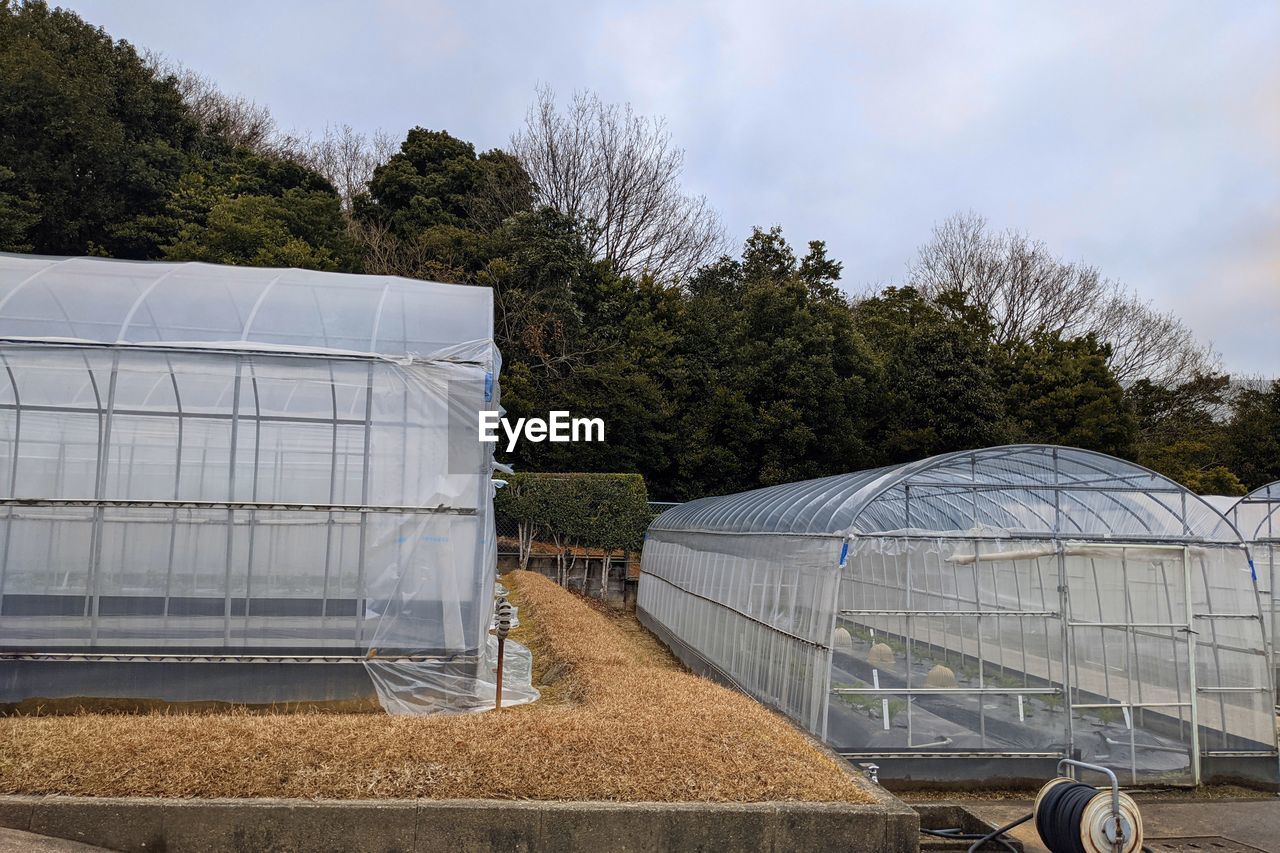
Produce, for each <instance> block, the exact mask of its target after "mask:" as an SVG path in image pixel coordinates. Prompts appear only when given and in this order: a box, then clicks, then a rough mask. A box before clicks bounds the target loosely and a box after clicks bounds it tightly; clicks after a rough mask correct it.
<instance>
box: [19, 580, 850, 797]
mask: <svg viewBox="0 0 1280 853" xmlns="http://www.w3.org/2000/svg"><path fill="white" fill-rule="evenodd" d="M505 580H506V582H507V583H508V585H509V586H510V587H511V589H512V591H513V598H514V599H515V601H516V603H517V604H519V605H520V608H521V609H520V616H521V619H522V625H521V627H520V628H519V629H518V631H517V633H516V636H517V637H518V638H519V639H520V640H521V641H522V642H524V643H526V644H527V645H529V646H530V647H531V648H532V649H533V652H534V660H535V662H536V665H537V669H536V678H537V680H538V681H540V682H541V684H540V687H541V689H542V691H543V699H542V700H540V701H538V702H536V703H534V704H532V705H526V706H523V707H518V708H510V709H505V710H503V711H502V712H500V713H498V714H493V713H486V714H474V715H467V716H453V717H438V716H437V717H391V716H386V715H382V714H349V713H328V712H321V711H307V712H304V713H293V714H284V713H274V714H262V713H248V712H244V711H231V712H225V711H223V712H215V713H209V712H204V713H172V712H170V713H150V714H102V713H86V714H80V715H73V716H59V717H32V716H15V717H8V718H5V719H3V720H0V792H4V793H21V794H80V795H91V796H148V797H310V798H325V799H356V798H431V799H453V798H484V799H546V800H656V801H742V802H758V801H766V800H816V801H833V800H845V801H854V802H866V801H868V797H867V795H866V794H864V793H863V791H862V790H861V789H860V788H859V787H858V786H857V785H856V784H854V783H853V782H851V781H850V780H849V779H848V778H847V776H846V775H845V773H844V772H843V771H842V769H841V768H840V766H839V765H838V763H837V761H836V760H835V759H833V758H830V757H829V756H827V755H826V754H824V753H822V752H820V751H819V750H817V749H815V748H813V747H812V746H811V745H810V743H809V742H808V741H807V740H806V739H805V738H804V737H803V736H802V735H801V734H799V733H798V732H797V731H796V730H795V729H793V728H792V727H791V726H790V724H788V723H787V722H786V721H785V720H783V719H782V718H781V717H779V716H777V715H775V714H773V713H772V712H770V711H768V710H766V709H765V708H763V707H762V706H760V705H758V704H756V703H755V702H753V701H751V700H750V699H747V698H746V697H744V696H741V695H739V694H737V693H734V692H732V691H730V690H727V689H724V688H722V687H720V686H718V685H715V684H712V683H711V682H709V681H706V680H704V679H701V678H698V677H696V676H694V675H691V674H690V673H688V672H686V671H684V670H683V669H682V668H681V667H680V665H679V664H678V662H677V661H676V660H675V659H674V658H673V657H672V656H671V655H670V654H669V653H668V652H667V651H666V650H665V649H664V648H663V647H662V646H661V645H660V644H658V643H657V641H656V640H654V639H653V637H652V636H651V635H649V633H648V632H647V631H645V630H644V629H643V628H642V627H640V626H639V624H638V623H636V622H635V620H634V619H633V618H630V617H621V616H610V615H606V613H604V612H602V611H601V610H599V609H597V608H595V607H593V606H591V605H589V604H587V603H586V602H585V601H584V600H582V599H580V598H578V597H576V596H574V595H572V594H570V593H568V592H565V591H564V590H562V589H560V588H559V587H558V586H556V585H555V584H554V583H552V582H551V581H549V580H547V579H546V578H544V577H542V576H541V575H536V574H532V573H529V572H514V573H512V574H511V575H508V576H507V577H506V579H505Z"/></svg>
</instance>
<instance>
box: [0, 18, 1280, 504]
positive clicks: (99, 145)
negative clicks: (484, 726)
mask: <svg viewBox="0 0 1280 853" xmlns="http://www.w3.org/2000/svg"><path fill="white" fill-rule="evenodd" d="M0 91H2V92H4V97H3V98H2V99H0V250H3V251H10V252H31V253H38V254H53V255H83V254H89V255H104V256H110V257H119V258H135V259H161V260H199V261H208V262H214V263H223V264H242V265H260V266H295V267H304V268H310V269H321V270H339V271H349V272H364V273H373V274H395V275H404V276H411V277H417V278H425V279H432V280H437V281H445V282H456V283H465V284H470V285H475V286H481V287H489V288H491V289H492V290H493V292H494V296H495V304H496V316H495V325H496V329H497V337H498V345H499V347H500V348H501V350H502V353H503V359H504V366H503V372H502V376H501V383H502V393H503V397H502V399H503V404H504V405H505V407H506V408H507V409H508V412H509V414H510V415H511V416H513V417H522V416H541V415H545V413H546V411H547V410H549V409H552V408H555V409H570V410H571V411H573V412H574V413H575V414H580V415H585V416H599V417H603V418H604V419H605V420H606V422H607V424H608V433H607V438H608V440H607V441H606V442H604V443H601V444H584V445H573V446H565V445H551V444H532V443H528V442H526V443H523V444H521V445H520V446H519V447H518V449H517V450H516V451H515V454H514V459H511V460H508V461H511V462H514V463H515V464H516V465H518V466H519V467H520V469H521V470H534V471H599V472H638V473H641V474H643V475H644V477H645V480H646V482H647V483H648V488H649V493H650V495H652V496H653V497H654V498H655V499H667V500H682V499H687V498H691V497H696V496H700V495H705V494H713V493H723V492H729V491H736V490H740V489H746V488H752V487H755V486H760V485H767V484H772V483H779V482H786V481H789V480H796V479H802V478H806V477H815V476H821V475H825V474H832V473H837V472H842V471H849V470H855V469H862V468H868V467H873V466H879V465H887V464H892V463H896V462H903V461H909V460H914V459H918V458H921V457H923V456H927V455H930V454H934V453H941V452H945V451H949V450H958V449H966V448H973V447H982V446H989V445H994V444H1002V443H1011V442H1022V441H1030V442H1053V443H1061V444H1069V445H1074V446H1078V447H1084V448H1089V449H1096V450H1100V451H1103V452H1106V453H1111V454H1114V455H1118V456H1122V457H1125V458H1129V459H1134V460H1136V461H1138V462H1140V463H1142V464H1145V465H1148V466H1150V467H1152V468H1155V469H1156V470H1158V471H1160V472H1162V473H1165V474H1168V475H1169V476H1171V477H1174V478H1175V479H1178V480H1180V481H1182V482H1183V483H1185V484H1187V485H1188V486H1190V487H1191V488H1192V489H1195V490H1197V491H1201V492H1220V493H1239V492H1241V491H1243V490H1244V489H1245V488H1249V487H1256V486H1258V485H1261V484H1263V483H1265V482H1268V481H1271V480H1275V479H1280V389H1278V388H1277V385H1276V384H1274V383H1269V382H1263V381H1258V382H1254V383H1252V384H1248V383H1246V384H1245V386H1244V387H1240V384H1239V383H1234V384H1233V383H1232V382H1231V381H1230V379H1229V378H1228V377H1227V376H1226V375H1225V374H1224V373H1223V371H1222V369H1221V365H1220V364H1219V363H1218V361H1217V359H1216V356H1215V355H1214V353H1213V352H1212V350H1211V349H1210V348H1209V347H1206V346H1204V345H1202V344H1200V343H1199V342H1198V341H1197V340H1196V339H1195V337H1194V335H1193V334H1192V333H1191V332H1190V331H1189V330H1188V328H1187V327H1186V325H1185V324H1184V323H1182V322H1181V320H1179V318H1177V317H1175V316H1173V315H1171V314H1167V313H1162V312H1159V311H1158V310H1156V309H1154V308H1153V307H1151V306H1150V305H1149V304H1148V303H1146V302H1144V301H1142V300H1141V299H1140V298H1138V297H1137V296H1136V295H1135V294H1134V293H1132V292H1131V291H1129V290H1128V289H1126V288H1125V287H1124V286H1123V285H1121V284H1120V283H1118V282H1115V281H1113V280H1110V279H1108V278H1107V277H1106V276H1105V275H1103V274H1102V273H1101V272H1100V271H1099V270H1097V269H1096V268H1093V267H1091V266H1088V265H1087V264H1082V263H1078V262H1072V261H1066V260H1063V259H1061V258H1059V257H1058V256H1057V255H1055V254H1054V253H1053V251H1052V250H1051V249H1050V248H1049V247H1048V246H1046V245H1045V244H1043V243H1042V242H1039V241H1036V240H1034V239H1032V238H1031V237H1029V236H1027V235H1024V234H1020V233H1017V232H1003V233H1002V232H996V231H994V230H993V229H991V228H990V227H989V226H988V224H987V223H986V222H985V221H984V220H983V219H982V218H981V217H980V216H978V215H977V214H974V213H959V214H956V215H953V216H951V217H949V218H947V219H945V220H944V221H943V222H942V223H941V224H940V225H938V226H937V227H936V228H935V229H934V232H933V233H932V234H931V235H925V239H924V242H923V245H922V246H921V248H920V250H919V252H918V253H917V255H916V257H915V258H913V259H910V260H909V263H908V265H907V267H906V275H905V278H904V281H903V283H902V284H901V285H900V286H892V287H882V288H856V287H855V288H853V290H854V291H855V292H856V294H855V295H854V296H849V295H847V292H846V289H843V288H842V287H841V281H842V278H841V277H842V274H843V266H842V264H841V263H840V262H839V261H837V260H835V259H832V258H831V257H829V255H828V253H827V249H826V246H825V244H824V243H823V241H821V240H816V239H815V240H810V241H808V242H807V243H805V244H804V245H803V246H796V245H793V243H792V241H791V240H789V239H788V237H787V236H786V235H785V234H784V233H783V231H782V230H781V228H779V227H767V228H757V229H754V230H753V231H752V233H751V234H750V235H748V236H747V237H746V239H745V241H744V242H743V243H742V245H741V246H740V247H737V248H730V241H729V240H728V238H727V237H726V234H725V230H724V227H723V225H722V223H721V222H720V219H719V217H718V215H717V213H716V212H715V210H714V208H713V206H712V205H711V204H710V203H709V202H708V200H707V199H705V198H702V197H697V196H692V195H690V194H687V193H686V192H685V191H684V189H683V187H682V185H681V182H680V178H681V174H682V169H683V151H681V150H680V149H679V148H678V147H677V146H676V145H675V144H674V142H673V141H672V138H671V135H670V133H669V132H668V130H667V129H666V127H665V126H664V125H663V124H662V122H661V121H659V120H655V119H651V118H649V117H645V116H641V115H637V114H636V113H634V112H633V111H632V110H631V109H630V108H629V107H626V106H618V105H613V104H608V103H605V102H603V101H602V100H601V99H600V98H598V97H597V96H595V95H591V94H589V93H580V94H578V95H576V96H574V97H573V98H571V99H570V100H569V101H568V103H567V104H562V103H560V102H559V101H558V100H557V99H556V97H555V94H554V93H553V92H551V91H550V90H547V89H541V90H539V91H538V92H537V93H536V97H535V102H534V104H533V106H532V108H531V109H530V110H529V113H528V115H527V116H526V119H525V122H524V125H523V127H521V128H519V129H518V130H517V131H516V133H514V134H513V136H512V138H511V140H510V144H509V145H508V146H507V148H505V149H493V150H488V151H478V150H477V149H476V148H475V146H474V145H472V144H471V143H469V142H467V141H465V140H463V139H459V138H457V137H455V136H453V135H451V134H449V133H447V132H445V131H443V130H429V129H426V128H424V127H416V128H413V129H412V130H410V131H408V133H407V134H406V135H405V136H404V138H403V139H400V140H395V139H393V138H392V137H391V136H389V135H387V134H381V133H379V134H373V135H366V134H362V133H360V132H358V131H355V130H353V129H352V128H350V127H348V126H345V125H332V126H330V127H328V128H326V129H325V130H324V132H323V133H322V134H321V135H320V136H319V137H307V136H299V135H294V134H289V133H285V132H283V131H281V130H280V129H279V128H278V127H277V126H276V124H275V122H274V120H273V118H272V117H271V114H270V111H269V110H268V109H266V108H265V107H263V106H261V105H258V104H255V103H253V102H251V101H248V100H246V99H243V98H236V97H233V96H228V95H226V94H224V93H223V92H221V91H220V90H219V89H218V87H217V85H216V84H215V83H214V82H213V81H210V80H208V79H206V78H203V77H201V76H200V75H198V74H195V73H193V72H191V71H190V70H188V69H185V68H183V67H182V66H181V65H178V64H176V63H173V62H170V61H167V60H165V59H164V58H163V57H158V56H154V55H149V54H144V53H140V52H139V51H138V50H137V49H135V48H134V47H133V46H132V45H130V44H128V43H127V42H124V41H117V40H113V39H112V38H111V36H109V35H108V34H107V33H105V32H104V31H102V30H101V29H99V28H96V27H93V26H91V25H90V24H88V23H86V22H84V21H83V20H81V19H80V18H79V17H78V16H76V15H75V14H74V13H71V12H68V11H65V10H60V9H52V8H49V7H48V6H47V5H45V4H44V3H42V2H17V0H0Z"/></svg>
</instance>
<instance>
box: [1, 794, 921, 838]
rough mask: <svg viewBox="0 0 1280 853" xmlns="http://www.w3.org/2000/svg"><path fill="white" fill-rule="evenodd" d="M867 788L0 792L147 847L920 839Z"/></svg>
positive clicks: (32, 828) (5, 806) (5, 816)
mask: <svg viewBox="0 0 1280 853" xmlns="http://www.w3.org/2000/svg"><path fill="white" fill-rule="evenodd" d="M870 793H872V795H873V796H874V797H875V798H876V800H877V801H876V802H875V803H873V804H868V805H861V804H852V803H790V802H786V803H604V802H590V803H573V802H532V801H510V802H508V801H497V800H438V801H430V800H368V801H337V800H329V801H324V800H319V801H313V800H268V799H262V800H171V799H147V798H121V799H113V798H97V797H23V796H0V826H6V827H10V828H12V829H19V830H26V831H29V832H37V833H40V834H42V835H49V836H54V837H56V838H65V839H70V840H72V841H79V842H82V843H85V844H94V845H98V846H101V847H106V848H109V849H112V850H121V851H147V853H160V851H163V853H187V851H199V853H206V851H210V853H211V851H235V853H240V851H244V853H250V851H255V853H256V851H263V850H269V851H272V853H291V851H308V853H310V852H311V851H317V852H318V851H331V853H339V851H384V853H418V851H421V853H434V851H442V850H449V851H460V853H470V851H477V853H478V851H490V850H500V851H519V853H526V852H527V853H541V851H556V853H559V851H579V850H581V851H598V850H599V851H604V850H617V851H628V853H667V851H694V850H716V851H723V852H724V853H733V851H758V850H767V851H778V853H783V851H805V850H830V849H839V850H842V851H849V853H876V851H915V850H917V849H918V831H919V825H920V820H919V816H918V815H917V814H916V813H915V812H914V811H913V810H911V809H910V808H908V807H907V806H906V805H904V804H903V803H901V802H899V801H898V800H897V799H896V798H894V797H892V796H890V795H889V794H887V793H885V792H883V791H871V792H870Z"/></svg>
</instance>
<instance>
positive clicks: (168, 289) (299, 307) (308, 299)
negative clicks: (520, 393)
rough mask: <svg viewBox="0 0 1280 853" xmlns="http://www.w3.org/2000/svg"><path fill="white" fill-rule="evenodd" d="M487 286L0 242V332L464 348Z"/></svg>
mask: <svg viewBox="0 0 1280 853" xmlns="http://www.w3.org/2000/svg"><path fill="white" fill-rule="evenodd" d="M492 338H493V302H492V292H491V291H490V290H489V288H486V287H469V286H465V285H453V284H439V283H436V282H424V281H416V280H413V279H407V278H398V277H395V276H372V275H351V274H345V273H333V272H317V271H314V270H300V269H267V268H259V267H233V266H219V265H215V264H204V263H160V262H154V261H120V260H107V259H103V258H50V257H34V256H30V255H13V254H4V253H0V339H5V340H10V341H32V340H40V341H68V342H81V343H97V344H164V345H173V346H178V347H181V346H187V347H192V348H199V347H213V346H234V347H241V348H262V349H270V350H279V351H286V352H312V351H334V350H339V351H344V352H354V353H361V354H366V355H381V356H389V357H393V358H402V357H406V356H428V355H431V356H441V355H446V356H447V355H448V354H450V353H456V354H459V356H460V357H469V356H473V355H474V354H475V353H476V352H478V351H479V345H480V344H481V342H483V345H484V349H485V350H488V349H489V348H491V345H490V342H491V340H492Z"/></svg>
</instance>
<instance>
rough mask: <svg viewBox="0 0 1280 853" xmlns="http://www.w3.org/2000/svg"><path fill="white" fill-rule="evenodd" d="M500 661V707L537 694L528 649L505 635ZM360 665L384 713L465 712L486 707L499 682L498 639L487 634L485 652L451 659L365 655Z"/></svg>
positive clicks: (526, 701) (523, 701)
mask: <svg viewBox="0 0 1280 853" xmlns="http://www.w3.org/2000/svg"><path fill="white" fill-rule="evenodd" d="M505 645H506V647H505V650H504V655H503V664H502V707H504V708H506V707H510V706H514V705H527V704H529V703H530V702H533V701H535V700H537V699H538V696H539V693H538V689H537V688H536V687H534V686H533V655H532V653H530V651H529V650H528V649H527V648H525V647H524V646H522V645H521V644H520V643H517V642H516V641H515V640H510V639H509V640H507V641H506V644H505ZM365 669H366V670H367V671H368V673H369V678H370V679H371V680H372V681H373V686H374V689H376V690H377V692H378V702H379V703H381V705H382V707H383V708H384V709H385V710H386V712H387V713H388V714H397V715H417V714H467V713H476V712H479V711H491V710H493V707H494V697H495V694H496V692H497V690H496V685H497V683H498V678H497V669H498V640H497V638H496V637H492V636H490V637H489V638H488V642H487V643H486V644H485V654H484V655H483V656H480V657H459V658H455V659H453V660H448V661H440V660H427V661H413V660H379V659H377V658H371V659H369V660H367V661H365Z"/></svg>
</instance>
